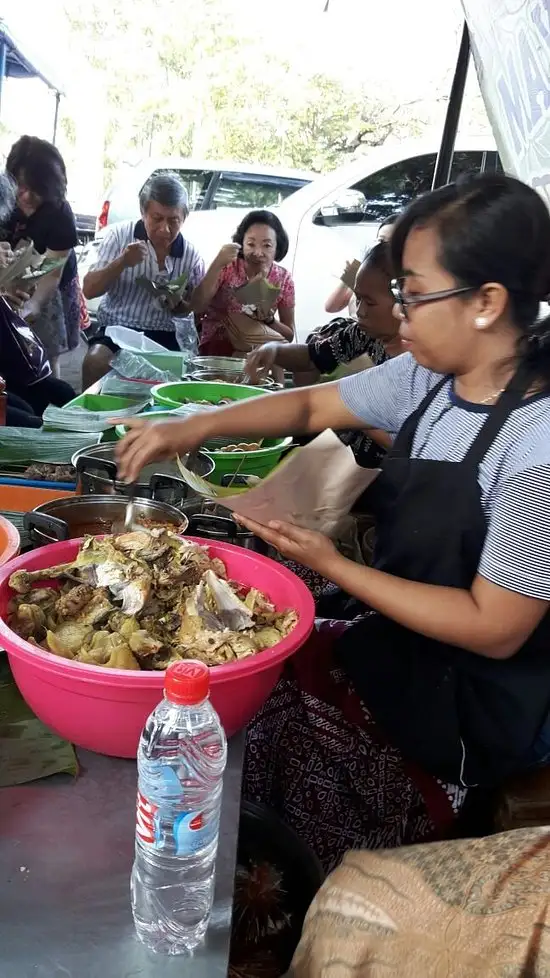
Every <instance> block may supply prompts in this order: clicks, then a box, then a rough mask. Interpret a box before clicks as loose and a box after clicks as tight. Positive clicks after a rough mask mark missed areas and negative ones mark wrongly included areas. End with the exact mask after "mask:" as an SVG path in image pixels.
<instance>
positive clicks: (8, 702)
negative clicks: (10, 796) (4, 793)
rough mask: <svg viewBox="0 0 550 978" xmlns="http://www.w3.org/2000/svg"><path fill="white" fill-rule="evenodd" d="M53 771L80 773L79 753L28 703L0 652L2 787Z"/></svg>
mask: <svg viewBox="0 0 550 978" xmlns="http://www.w3.org/2000/svg"><path fill="white" fill-rule="evenodd" d="M52 774H71V775H73V777H76V775H77V774H78V761H77V758H76V754H75V752H74V750H73V748H72V746H71V744H69V743H67V741H65V740H61V739H60V738H59V737H58V736H57V735H56V734H54V733H52V731H51V730H48V728H47V727H45V726H44V724H43V723H42V722H41V721H40V720H39V719H38V718H37V717H35V715H34V713H33V712H32V711H31V710H30V709H29V707H28V706H27V704H26V703H25V701H24V699H23V697H22V696H21V693H20V692H19V690H18V688H17V686H16V685H15V681H14V679H13V676H12V674H11V670H10V667H9V663H8V660H7V657H6V656H5V655H3V654H2V653H0V788H7V787H9V786H12V785H16V784H26V783H27V782H28V781H37V780H38V779H39V778H48V777H50V776H51V775H52Z"/></svg>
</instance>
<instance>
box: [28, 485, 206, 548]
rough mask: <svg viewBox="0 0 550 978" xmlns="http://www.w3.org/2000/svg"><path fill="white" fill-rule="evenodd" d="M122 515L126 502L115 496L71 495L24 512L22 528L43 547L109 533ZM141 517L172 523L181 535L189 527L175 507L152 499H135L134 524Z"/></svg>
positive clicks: (121, 518) (122, 520)
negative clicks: (85, 536)
mask: <svg viewBox="0 0 550 978" xmlns="http://www.w3.org/2000/svg"><path fill="white" fill-rule="evenodd" d="M125 512H126V502H125V500H124V499H122V498H120V497H117V496H112V495H111V496H71V497H69V498H67V499H53V500H51V501H50V502H48V503H43V504H42V505H41V506H37V507H36V509H33V510H32V511H31V512H30V513H25V516H24V525H25V529H26V530H28V531H29V533H30V536H31V539H32V540H33V542H34V543H36V544H38V545H39V546H43V545H44V544H47V543H55V542H56V541H57V540H70V539H73V538H75V537H82V536H84V535H85V534H86V533H91V534H92V535H93V534H96V535H100V534H102V533H109V532H110V530H111V526H112V525H113V524H114V523H123V522H124V516H125ZM140 517H141V518H143V519H148V520H155V521H156V522H159V523H169V524H173V525H174V526H175V527H179V528H181V532H182V533H183V532H185V530H186V528H187V524H188V519H187V516H185V515H184V514H183V513H181V512H180V511H179V510H178V509H176V508H175V506H169V505H168V504H167V503H160V502H156V501H154V500H152V499H138V498H136V499H135V500H134V520H135V521H136V522H137V521H138V520H139V519H140Z"/></svg>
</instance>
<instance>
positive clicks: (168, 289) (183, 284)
mask: <svg viewBox="0 0 550 978" xmlns="http://www.w3.org/2000/svg"><path fill="white" fill-rule="evenodd" d="M188 281H189V276H188V275H187V273H186V272H184V273H183V275H180V276H179V277H178V278H174V279H172V280H171V281H169V282H153V281H152V280H151V279H150V278H146V277H145V275H140V276H139V278H137V279H136V282H137V284H138V285H140V286H141V287H142V289H145V291H146V292H148V293H149V295H153V296H155V298H157V299H158V298H159V297H160V296H176V295H182V296H183V293H184V292H185V290H186V288H187V283H188Z"/></svg>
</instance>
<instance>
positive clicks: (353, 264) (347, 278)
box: [340, 258, 361, 292]
mask: <svg viewBox="0 0 550 978" xmlns="http://www.w3.org/2000/svg"><path fill="white" fill-rule="evenodd" d="M360 268H361V262H360V261H359V260H358V259H357V258H354V259H353V261H349V262H347V263H346V267H345V269H344V271H343V272H342V275H341V276H340V281H341V282H343V284H344V285H347V287H348V289H351V290H352V292H353V290H354V288H355V279H356V278H357V272H358V271H359V269H360Z"/></svg>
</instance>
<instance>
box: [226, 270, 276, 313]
mask: <svg viewBox="0 0 550 978" xmlns="http://www.w3.org/2000/svg"><path fill="white" fill-rule="evenodd" d="M280 294H281V290H280V288H279V286H278V285H272V284H271V282H268V281H267V279H266V278H265V277H264V276H263V275H258V276H256V277H255V278H252V279H250V282H247V283H246V285H241V286H240V288H238V289H234V291H233V295H234V297H235V299H236V300H237V302H240V303H241V305H242V306H253V307H254V308H255V309H256V310H257V312H258V314H259V315H260V316H268V315H269V314H270V313H272V312H273V311H274V310H275V307H276V305H277V299H278V298H279V295H280Z"/></svg>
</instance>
